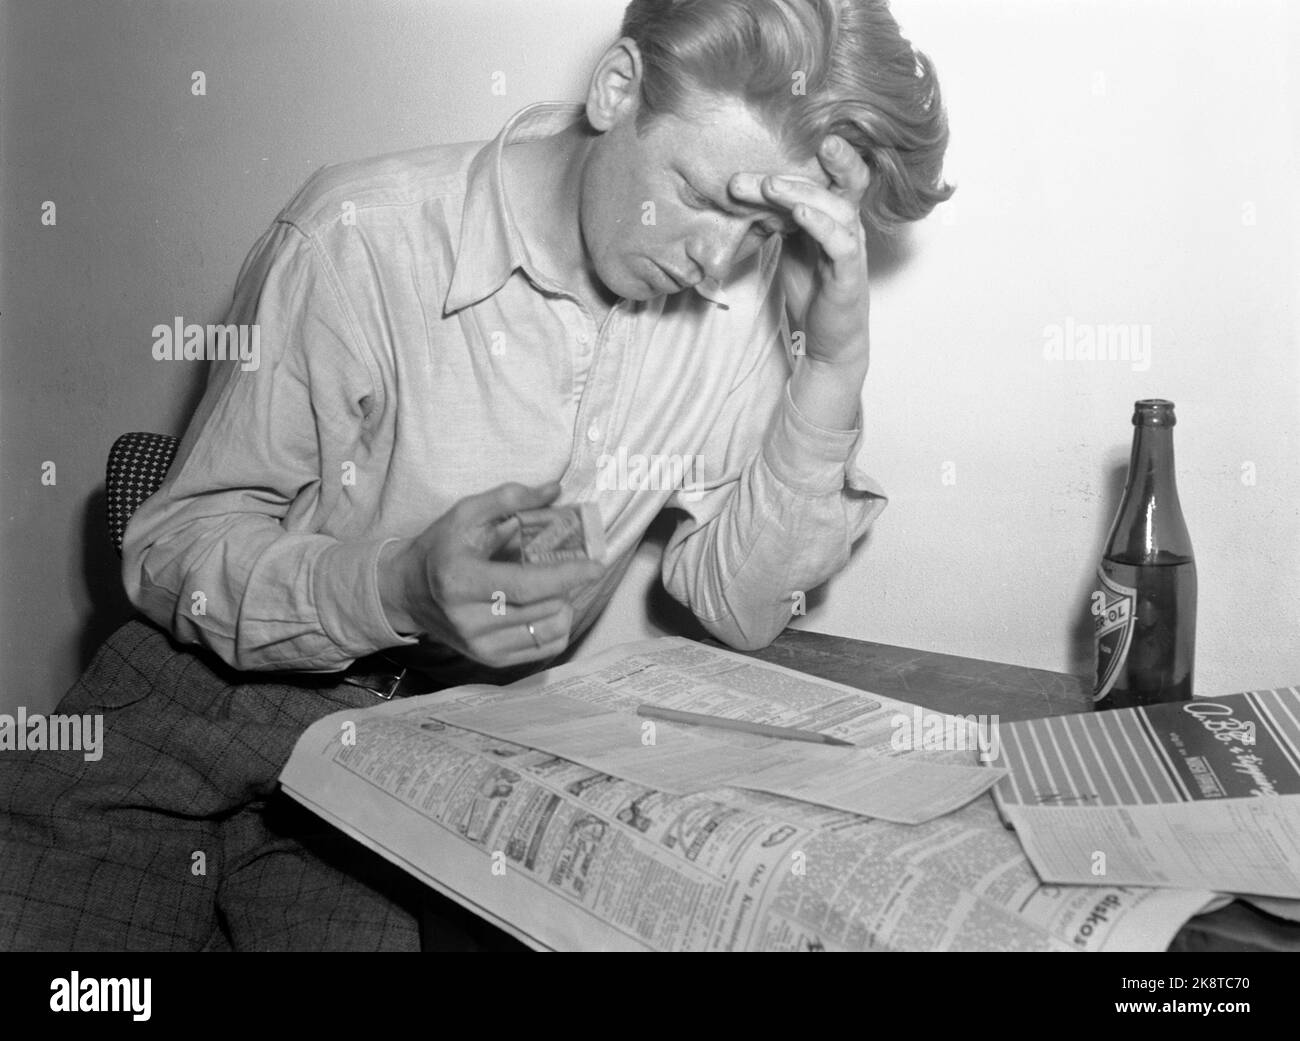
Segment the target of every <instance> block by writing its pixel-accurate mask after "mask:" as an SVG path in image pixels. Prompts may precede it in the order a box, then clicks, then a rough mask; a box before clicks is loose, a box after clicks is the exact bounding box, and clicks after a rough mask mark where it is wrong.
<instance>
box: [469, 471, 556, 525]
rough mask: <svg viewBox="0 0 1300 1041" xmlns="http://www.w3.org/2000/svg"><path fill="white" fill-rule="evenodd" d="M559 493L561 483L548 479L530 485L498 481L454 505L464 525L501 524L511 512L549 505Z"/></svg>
mask: <svg viewBox="0 0 1300 1041" xmlns="http://www.w3.org/2000/svg"><path fill="white" fill-rule="evenodd" d="M559 496H560V482H559V481H548V482H547V483H546V484H539V485H536V486H531V487H530V486H529V485H526V484H519V483H518V482H517V481H511V482H510V483H508V484H499V485H497V486H496V487H495V488H489V489H488V490H487V491H485V492H480V493H479V494H478V495H470V496H467V497H466V498H464V499H462V500H461V501H460V502H458V503H457V504H456V506H455V507H454V508H455V510H456V512H457V520H458V521H460V522H462V523H464V524H467V525H472V524H491V525H496V526H500V522H502V521H504V520H505V519H506V518H507V517H510V516H511V515H512V514H515V513H518V512H519V511H520V510H532V509H536V508H537V507H539V506H549V505H550V504H551V503H553V502H554V501H555V500H556V499H558V498H559Z"/></svg>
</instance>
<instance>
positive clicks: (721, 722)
mask: <svg viewBox="0 0 1300 1041" xmlns="http://www.w3.org/2000/svg"><path fill="white" fill-rule="evenodd" d="M636 714H637V715H638V716H641V717H643V718H645V719H662V720H664V721H665V722H668V723H692V724H694V725H696V726H702V727H717V728H718V729H719V730H735V731H738V732H740V733H742V734H760V735H762V736H763V737H779V738H784V739H785V740H787V741H808V742H810V743H811V744H815V745H843V746H845V747H847V748H852V747H854V746H853V742H852V741H842V740H841V739H840V738H838V737H831V736H830V734H819V733H817V731H815V730H797V729H795V728H794V727H778V726H773V725H772V724H771V723H751V722H750V721H749V720H746V719H727V718H726V717H725V716H706V715H704V714H703V713H700V712H683V711H682V710H681V709H677V708H662V707H661V706H659V705H639V706H637V710H636Z"/></svg>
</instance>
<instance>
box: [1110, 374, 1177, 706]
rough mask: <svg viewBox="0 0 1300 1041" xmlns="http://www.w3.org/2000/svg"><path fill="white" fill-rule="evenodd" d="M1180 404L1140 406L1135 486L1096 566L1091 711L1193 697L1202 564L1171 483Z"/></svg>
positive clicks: (1132, 470) (1131, 473)
mask: <svg viewBox="0 0 1300 1041" xmlns="http://www.w3.org/2000/svg"><path fill="white" fill-rule="evenodd" d="M1174 422H1175V420H1174V403H1173V402H1172V401H1161V400H1151V401H1139V402H1137V404H1136V405H1134V411H1133V426H1134V427H1135V428H1136V429H1135V430H1134V431H1133V454H1132V455H1131V456H1130V458H1129V466H1128V480H1127V481H1126V482H1125V484H1124V497H1123V498H1122V499H1121V500H1120V504H1119V510H1118V511H1117V512H1116V514H1115V521H1114V523H1113V524H1111V527H1110V534H1109V535H1108V536H1107V538H1106V548H1105V550H1104V551H1103V553H1102V558H1101V566H1100V567H1099V568H1098V569H1097V579H1098V587H1097V590H1096V592H1094V593H1093V594H1092V602H1091V605H1090V606H1091V611H1092V618H1093V625H1094V628H1095V640H1096V646H1097V679H1096V683H1095V685H1094V687H1093V693H1092V698H1093V707H1094V708H1097V709H1107V708H1128V707H1131V706H1134V705H1150V704H1153V703H1155V702H1159V701H1187V700H1189V699H1190V698H1191V696H1192V663H1193V658H1194V653H1195V645H1196V561H1195V560H1194V559H1193V557H1192V541H1191V539H1190V538H1189V537H1188V535H1187V525H1186V523H1184V521H1183V510H1182V507H1181V506H1180V505H1179V504H1178V489H1177V488H1176V487H1175V485H1174Z"/></svg>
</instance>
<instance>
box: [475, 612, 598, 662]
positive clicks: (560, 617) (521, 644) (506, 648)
mask: <svg viewBox="0 0 1300 1041" xmlns="http://www.w3.org/2000/svg"><path fill="white" fill-rule="evenodd" d="M497 621H500V622H502V623H503V624H500V625H497V626H496V627H494V628H492V629H489V630H487V631H485V632H482V633H479V634H477V635H476V636H474V637H472V638H471V639H469V640H467V641H466V653H467V654H468V655H469V656H470V657H471V658H474V659H475V660H477V661H480V662H482V663H483V664H485V665H490V666H492V667H494V668H506V667H509V666H511V665H521V664H523V663H524V662H532V661H544V660H546V659H548V658H554V657H555V656H556V655H558V654H560V653H561V652H562V651H563V650H564V649H565V648H566V647H568V645H569V636H570V633H571V632H572V629H573V607H572V605H571V604H569V603H567V602H565V601H558V602H557V601H550V602H548V603H546V604H538V605H534V606H533V607H529V608H519V609H517V610H514V611H511V612H509V613H508V614H507V615H506V616H504V617H503V618H500V619H497Z"/></svg>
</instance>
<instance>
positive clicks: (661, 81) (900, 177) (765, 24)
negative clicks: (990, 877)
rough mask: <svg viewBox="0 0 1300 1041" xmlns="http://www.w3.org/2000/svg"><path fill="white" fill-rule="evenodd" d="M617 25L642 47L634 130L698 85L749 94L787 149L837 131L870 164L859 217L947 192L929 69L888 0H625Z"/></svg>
mask: <svg viewBox="0 0 1300 1041" xmlns="http://www.w3.org/2000/svg"><path fill="white" fill-rule="evenodd" d="M622 34H623V36H626V37H630V38H631V39H632V40H633V41H635V43H636V45H637V47H638V48H639V49H640V51H641V56H642V63H643V69H644V72H643V75H642V81H641V109H640V111H639V113H638V116H637V125H638V129H641V130H644V129H645V128H646V127H648V126H649V125H650V124H651V122H652V121H653V120H654V119H655V118H656V117H658V116H660V115H663V114H665V113H672V114H675V115H686V114H688V112H689V107H690V101H691V92H692V91H693V90H700V89H702V90H704V91H706V92H711V93H715V94H722V95H727V96H731V97H736V98H738V99H740V100H742V101H744V102H745V103H746V104H748V105H750V106H751V107H752V108H754V109H755V110H756V111H757V112H758V113H760V114H761V115H762V116H763V117H764V118H765V121H766V123H767V125H768V126H769V127H771V129H772V132H773V133H775V134H776V135H777V138H778V140H779V141H780V142H781V143H782V145H783V146H784V147H785V148H786V150H787V151H789V152H790V153H791V154H792V156H797V157H801V158H811V157H812V156H814V155H815V154H816V153H817V148H818V146H819V145H820V144H821V141H822V138H824V137H825V136H826V135H827V134H838V135H840V136H841V137H843V138H845V140H847V141H848V142H849V143H850V144H851V145H852V146H853V148H854V149H855V150H856V151H857V153H858V154H859V155H860V156H861V157H862V158H863V160H864V161H865V162H866V163H867V165H868V166H869V167H870V168H871V184H870V186H869V187H868V188H867V192H866V195H865V197H864V198H863V200H862V213H863V216H864V217H865V218H866V219H867V220H868V221H869V222H871V223H872V224H874V225H875V226H876V227H878V228H880V229H882V230H884V231H889V230H892V229H893V228H895V227H896V226H898V225H900V224H903V223H906V222H908V221H915V220H920V219H921V218H922V217H924V216H925V215H926V214H928V213H929V212H930V211H931V210H932V209H934V207H935V206H937V205H938V204H939V203H941V202H943V201H944V200H945V199H947V198H948V197H949V196H950V195H952V193H953V188H952V187H951V186H949V185H947V184H945V183H944V181H943V176H942V168H943V155H944V151H945V149H946V148H947V146H948V120H947V115H946V113H945V112H944V109H943V104H942V101H941V99H940V95H939V81H938V78H937V77H936V76H935V72H934V67H933V65H932V64H931V63H930V60H929V58H927V57H926V56H925V55H924V54H922V53H921V52H920V51H918V50H916V49H915V48H914V47H913V46H912V44H911V43H910V42H908V41H907V40H906V39H904V37H903V35H902V33H901V32H900V31H899V28H898V23H897V22H896V21H895V20H894V16H893V15H892V14H891V13H890V11H889V4H888V2H887V0H632V2H631V3H630V4H628V7H627V10H626V12H625V13H624V16H623V28H622Z"/></svg>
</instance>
